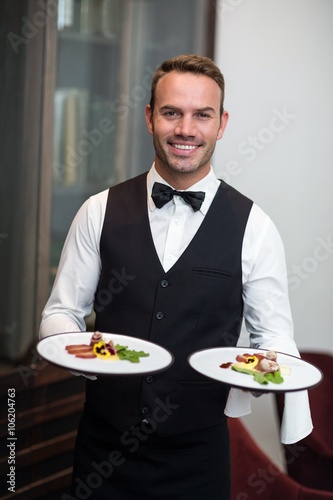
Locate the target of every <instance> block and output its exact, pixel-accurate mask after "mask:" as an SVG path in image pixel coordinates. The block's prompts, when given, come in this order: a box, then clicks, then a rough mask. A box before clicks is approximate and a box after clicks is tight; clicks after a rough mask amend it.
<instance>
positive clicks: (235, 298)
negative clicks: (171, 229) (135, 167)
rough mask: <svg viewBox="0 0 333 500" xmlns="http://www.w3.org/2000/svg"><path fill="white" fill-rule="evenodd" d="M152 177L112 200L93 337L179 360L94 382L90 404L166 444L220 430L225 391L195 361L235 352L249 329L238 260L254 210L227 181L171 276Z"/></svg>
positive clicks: (126, 186) (129, 184)
mask: <svg viewBox="0 0 333 500" xmlns="http://www.w3.org/2000/svg"><path fill="white" fill-rule="evenodd" d="M146 175H147V174H143V175H140V176H138V177H136V178H134V179H131V180H129V181H126V182H124V183H122V184H119V185H118V186H115V187H112V188H111V189H110V191H109V197H108V202H107V208H106V213H105V221H104V226H103V230H102V235H101V241H100V253H101V263H102V270H101V276H100V280H99V283H98V287H97V290H96V295H95V312H96V329H97V330H99V331H101V332H113V333H119V334H124V335H131V336H135V337H139V338H142V339H147V340H150V341H152V342H155V343H156V344H160V345H162V346H164V347H166V348H167V349H168V350H170V351H171V352H172V353H173V355H174V363H173V365H172V366H171V367H170V368H168V369H167V370H165V371H163V372H160V373H157V374H155V375H152V376H145V377H139V376H124V377H120V376H117V377H98V379H97V381H87V405H88V406H89V407H90V408H91V409H93V410H94V411H95V412H97V413H98V414H99V415H100V416H101V417H102V418H104V419H106V420H107V421H108V422H109V423H110V425H112V426H113V428H115V429H116V430H118V431H119V432H123V433H124V436H125V437H124V439H126V438H127V431H129V430H130V429H131V428H132V426H136V425H138V424H140V422H141V421H142V420H143V419H146V421H148V422H150V423H151V425H152V426H153V427H154V428H156V432H158V433H160V434H161V435H171V434H177V433H180V432H184V431H190V430H193V429H196V428H202V427H207V426H211V425H215V424H218V423H220V422H221V421H222V420H223V419H224V413H223V411H224V407H225V403H226V398H227V395H228V386H226V385H224V384H220V383H218V382H214V381H211V380H210V379H208V378H206V377H203V376H201V375H199V374H197V373H196V372H195V371H194V370H193V369H192V368H191V367H190V366H189V365H188V363H187V358H188V356H189V354H191V353H192V352H194V351H196V350H198V349H204V348H209V347H216V346H234V345H236V343H237V339H238V337H239V332H240V326H241V321H242V312H243V302H242V267H241V251H242V242H243V236H244V231H245V227H246V223H247V219H248V216H249V213H250V210H251V207H252V202H251V201H250V200H249V199H247V198H246V197H245V196H243V195H241V194H240V193H238V192H237V191H236V190H235V189H233V188H231V187H230V186H228V185H227V184H225V183H224V182H221V186H220V187H219V190H218V192H217V194H216V196H215V198H214V200H213V203H212V205H211V207H210V209H209V211H208V213H207V215H206V217H205V219H204V221H203V222H202V224H201V226H200V228H199V230H198V232H197V233H196V235H195V236H194V238H193V239H192V241H191V243H190V244H189V246H188V247H187V249H186V250H185V251H184V253H183V254H182V255H181V256H180V258H179V259H178V261H177V262H176V263H175V264H174V266H173V267H172V268H171V269H170V270H169V271H168V272H165V271H164V270H163V267H162V266H161V263H160V261H159V258H158V256H157V253H156V250H155V247H154V243H153V239H152V235H151V230H150V225H149V220H148V213H147V191H146Z"/></svg>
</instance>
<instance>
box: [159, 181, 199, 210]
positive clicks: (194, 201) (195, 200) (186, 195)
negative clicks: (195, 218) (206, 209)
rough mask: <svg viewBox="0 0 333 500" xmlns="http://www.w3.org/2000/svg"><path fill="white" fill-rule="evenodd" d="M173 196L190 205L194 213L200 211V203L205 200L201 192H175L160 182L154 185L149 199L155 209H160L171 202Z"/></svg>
mask: <svg viewBox="0 0 333 500" xmlns="http://www.w3.org/2000/svg"><path fill="white" fill-rule="evenodd" d="M174 195H177V196H181V197H182V198H183V200H184V201H185V202H186V203H188V204H189V205H191V207H192V208H193V210H194V212H197V211H198V210H200V208H201V205H202V202H203V201H204V199H205V193H204V192H203V191H176V190H174V189H172V188H171V187H170V186H166V185H165V184H161V183H160V182H155V183H154V185H153V191H152V194H151V197H152V198H153V200H154V203H155V205H156V206H157V208H162V207H163V206H164V205H165V204H166V203H168V202H169V201H171V199H172V197H173V196H174Z"/></svg>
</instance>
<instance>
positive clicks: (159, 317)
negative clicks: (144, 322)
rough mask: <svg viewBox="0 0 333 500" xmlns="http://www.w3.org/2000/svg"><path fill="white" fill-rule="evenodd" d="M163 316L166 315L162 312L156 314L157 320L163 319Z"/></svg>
mask: <svg viewBox="0 0 333 500" xmlns="http://www.w3.org/2000/svg"><path fill="white" fill-rule="evenodd" d="M163 316H164V314H163V313H162V312H161V311H159V312H158V313H156V318H157V319H162V318H163Z"/></svg>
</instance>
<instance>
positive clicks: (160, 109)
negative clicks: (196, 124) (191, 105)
mask: <svg viewBox="0 0 333 500" xmlns="http://www.w3.org/2000/svg"><path fill="white" fill-rule="evenodd" d="M169 109H172V110H174V111H181V110H182V108H180V107H178V106H174V105H173V104H165V105H164V106H161V107H160V108H159V111H160V112H161V111H166V110H169ZM194 111H195V113H205V112H207V111H209V112H212V113H217V111H216V109H214V108H212V107H211V106H205V107H203V108H197V109H195V110H194Z"/></svg>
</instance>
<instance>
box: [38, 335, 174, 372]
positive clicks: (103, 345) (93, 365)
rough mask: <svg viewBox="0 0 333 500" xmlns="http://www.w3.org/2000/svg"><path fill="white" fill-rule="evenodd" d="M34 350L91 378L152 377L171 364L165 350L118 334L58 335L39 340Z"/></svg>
mask: <svg viewBox="0 0 333 500" xmlns="http://www.w3.org/2000/svg"><path fill="white" fill-rule="evenodd" d="M37 351H38V353H39V355H40V356H41V357H42V358H44V359H46V361H49V362H50V363H52V364H55V365H57V366H60V367H62V368H66V369H67V370H70V371H76V372H80V373H87V374H91V375H139V374H141V375H142V374H151V373H156V372H159V371H162V370H165V369H166V368H168V367H169V366H170V365H172V363H173V355H172V354H171V353H170V352H169V351H168V350H167V349H165V348H164V347H162V346H160V345H158V344H155V343H153V342H150V341H148V340H143V339H139V338H137V337H131V336H128V335H120V334H118V333H104V332H65V333H58V334H56V335H50V336H49V337H46V338H44V339H42V340H41V341H40V342H39V343H38V344H37Z"/></svg>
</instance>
